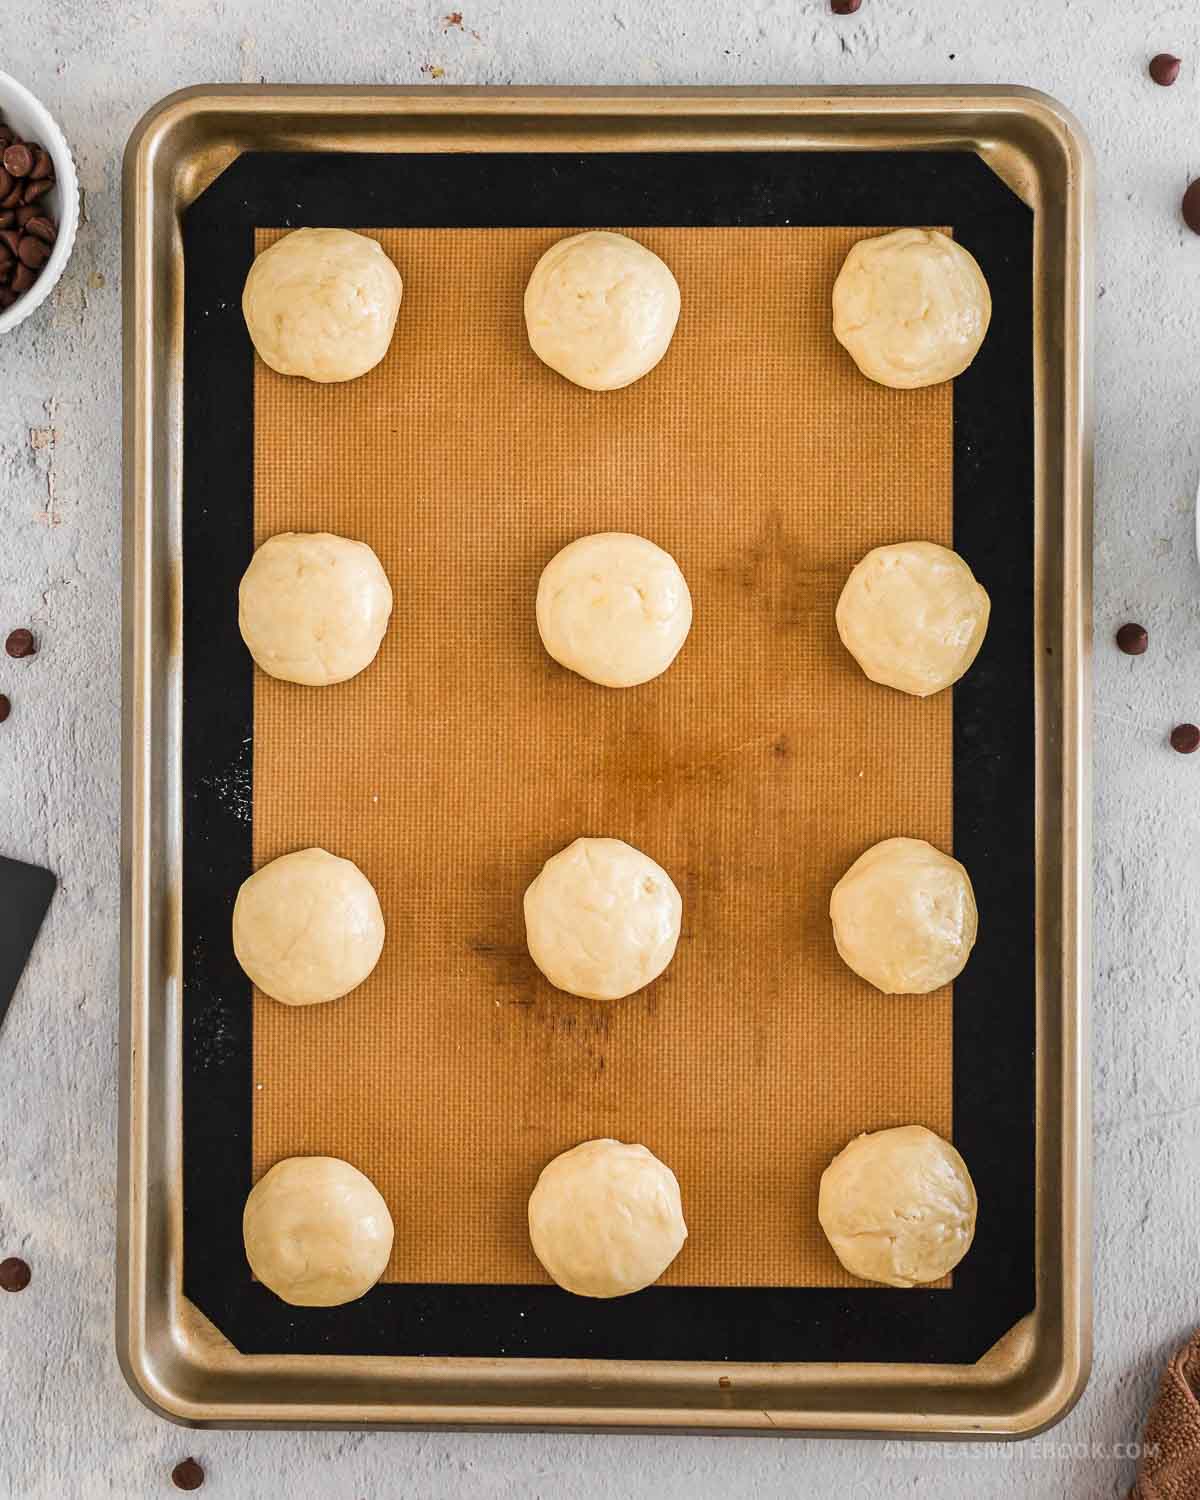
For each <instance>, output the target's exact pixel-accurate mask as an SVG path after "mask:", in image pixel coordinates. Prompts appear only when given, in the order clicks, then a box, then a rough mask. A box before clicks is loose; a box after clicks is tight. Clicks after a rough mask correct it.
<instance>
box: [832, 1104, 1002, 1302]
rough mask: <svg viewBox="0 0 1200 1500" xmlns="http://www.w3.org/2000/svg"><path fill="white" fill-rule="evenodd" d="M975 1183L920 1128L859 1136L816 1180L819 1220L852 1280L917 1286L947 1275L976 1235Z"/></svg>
mask: <svg viewBox="0 0 1200 1500" xmlns="http://www.w3.org/2000/svg"><path fill="white" fill-rule="evenodd" d="M975 1210H976V1201H975V1184H974V1183H973V1182H972V1181H971V1174H970V1173H969V1172H968V1171H967V1164H966V1162H965V1161H963V1159H962V1157H961V1156H959V1154H958V1152H957V1151H956V1150H955V1149H954V1147H953V1146H952V1145H951V1144H950V1142H949V1141H944V1140H942V1138H941V1136H940V1135H934V1133H933V1131H932V1130H926V1129H925V1127H924V1126H923V1125H900V1126H897V1127H896V1129H895V1130H877V1131H876V1132H875V1134H874V1135H860V1136H859V1137H858V1138H857V1139H856V1140H853V1141H851V1142H850V1144H849V1145H848V1146H847V1147H846V1148H845V1150H844V1151H840V1152H839V1153H838V1154H837V1156H835V1157H834V1158H833V1160H832V1161H831V1162H830V1164H829V1165H828V1166H827V1167H826V1168H825V1171H824V1172H823V1173H822V1174H821V1193H820V1199H819V1202H818V1205H817V1216H818V1218H819V1219H820V1221H821V1228H822V1229H823V1230H824V1231H825V1234H826V1237H827V1238H828V1240H829V1243H830V1244H831V1245H832V1246H833V1249H834V1253H835V1254H836V1255H837V1258H838V1260H840V1261H841V1263H842V1265H844V1266H845V1268H846V1270H847V1271H849V1272H850V1274H851V1275H852V1276H861V1277H862V1279H863V1280H864V1281H882V1282H883V1283H884V1284H885V1285H886V1286H903V1287H909V1286H917V1285H920V1284H921V1283H923V1282H927V1281H937V1280H938V1279H939V1278H940V1277H942V1276H945V1274H946V1273H947V1271H952V1270H953V1269H954V1267H955V1266H956V1265H958V1263H959V1261H960V1260H962V1258H963V1256H964V1255H965V1254H966V1253H967V1251H968V1250H969V1249H970V1248H971V1240H972V1238H973V1236H974V1234H975Z"/></svg>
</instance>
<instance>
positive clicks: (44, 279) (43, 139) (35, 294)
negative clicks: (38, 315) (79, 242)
mask: <svg viewBox="0 0 1200 1500" xmlns="http://www.w3.org/2000/svg"><path fill="white" fill-rule="evenodd" d="M0 120H3V122H4V124H5V125H9V126H11V127H12V129H13V130H15V131H16V132H17V134H18V135H19V136H20V137H21V138H22V139H23V140H29V141H36V142H37V143H38V145H39V146H44V147H45V148H46V150H47V151H49V153H50V158H51V160H52V161H53V162H54V176H55V179H56V181H55V184H54V186H53V187H52V188H51V189H50V191H49V192H48V193H47V194H46V196H45V197H44V198H42V199H41V203H42V204H44V205H45V209H46V211H47V212H48V213H49V215H50V217H51V218H52V219H54V220H55V222H56V223H57V224H58V238H57V239H56V240H55V242H54V249H53V250H52V251H51V252H50V259H49V260H48V261H47V262H46V264H45V265H44V266H43V267H42V274H41V275H40V276H39V277H38V279H37V280H36V281H35V282H34V283H33V285H32V286H31V287H30V288H29V290H28V291H27V292H26V293H25V294H24V295H23V296H21V297H18V298H17V300H16V301H15V302H14V303H13V305H12V306H11V307H10V308H8V309H7V311H5V312H0V333H8V332H9V330H10V329H12V328H15V327H16V326H17V324H18V323H23V322H24V321H25V319H26V318H27V317H28V316H29V314H30V313H31V312H35V311H36V310H37V309H38V308H39V307H41V305H42V303H43V302H45V300H46V298H47V297H48V296H49V295H50V293H51V292H52V291H53V290H54V285H55V283H56V282H57V281H58V278H59V277H60V276H61V275H62V273H63V271H64V269H65V268H66V264H67V261H68V260H70V258H71V249H72V247H73V246H74V244H75V231H76V230H77V229H78V227H79V179H78V178H77V177H76V175H75V163H74V162H73V161H72V160H71V148H70V147H69V146H68V145H67V141H66V137H65V136H64V135H63V133H62V131H61V130H60V129H59V128H58V126H57V125H56V124H55V123H54V118H53V116H52V115H51V114H50V111H49V110H48V109H47V108H46V107H45V105H44V104H39V103H38V101H37V100H36V99H35V98H34V97H33V95H32V94H31V93H30V92H29V90H28V89H27V88H24V87H23V86H22V85H21V84H19V83H18V82H17V80H16V79H15V78H10V77H9V76H8V74H7V73H0Z"/></svg>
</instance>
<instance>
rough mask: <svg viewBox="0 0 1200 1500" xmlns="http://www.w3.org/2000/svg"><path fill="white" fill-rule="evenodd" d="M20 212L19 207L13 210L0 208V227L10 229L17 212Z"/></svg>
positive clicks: (15, 220) (15, 219) (14, 221)
mask: <svg viewBox="0 0 1200 1500" xmlns="http://www.w3.org/2000/svg"><path fill="white" fill-rule="evenodd" d="M20 212H21V210H20V209H19V208H18V209H16V210H15V211H14V210H13V209H11V208H0V229H11V228H12V227H13V225H14V224H15V223H16V222H17V214H19V213H20Z"/></svg>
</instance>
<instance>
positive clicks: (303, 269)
mask: <svg viewBox="0 0 1200 1500" xmlns="http://www.w3.org/2000/svg"><path fill="white" fill-rule="evenodd" d="M403 294H404V284H403V282H402V281H401V279H400V272H399V271H397V269H396V267H395V266H394V265H393V264H392V262H391V261H390V260H389V259H388V257H387V254H386V253H385V251H384V249H383V247H382V246H381V245H380V244H379V243H378V241H376V240H373V239H370V238H369V237H368V236H367V235H365V234H355V233H354V231H353V230H350V229H294V230H293V231H292V232H291V234H285V235H284V237H283V238H282V239H280V240H276V241H275V243H274V244H273V245H269V246H268V247H267V249H265V250H264V251H263V252H262V254H261V255H259V256H257V257H256V258H255V261H254V264H253V265H252V266H251V267H250V274H249V275H248V276H247V277H246V285H245V287H244V288H243V290H242V316H243V317H244V318H245V320H246V327H247V329H248V330H249V333H250V338H251V339H252V341H253V343H254V347H255V348H256V349H257V350H258V352H259V354H260V356H261V357H262V359H263V360H264V361H265V362H266V363H267V364H268V365H270V367H271V368H272V369H273V370H278V371H279V373H280V374H281V375H303V376H304V377H305V378H306V379H308V380H315V381H318V382H319V383H321V384H326V383H328V382H330V381H337V380H354V379H356V378H357V377H358V376H359V375H365V374H366V373H367V371H368V370H370V369H373V368H374V366H375V365H377V364H378V363H379V361H380V360H381V359H382V358H383V356H384V355H385V354H386V353H387V352H388V346H389V345H390V343H391V342H392V332H393V330H394V329H395V327H396V314H397V313H398V312H399V311H400V298H401V297H402V296H403Z"/></svg>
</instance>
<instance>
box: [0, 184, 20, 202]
mask: <svg viewBox="0 0 1200 1500" xmlns="http://www.w3.org/2000/svg"><path fill="white" fill-rule="evenodd" d="M24 195H25V189H24V188H23V187H22V186H21V184H20V183H19V182H14V183H13V187H12V191H11V192H10V193H7V194H6V195H5V196H4V197H3V198H0V208H19V207H20V204H21V199H22V198H23V197H24Z"/></svg>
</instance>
